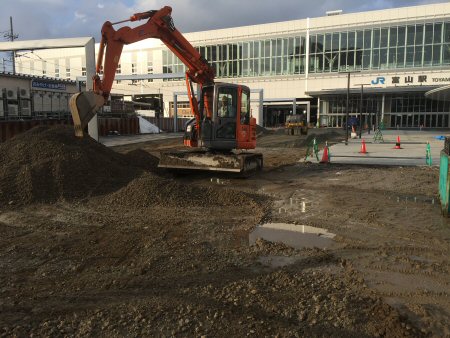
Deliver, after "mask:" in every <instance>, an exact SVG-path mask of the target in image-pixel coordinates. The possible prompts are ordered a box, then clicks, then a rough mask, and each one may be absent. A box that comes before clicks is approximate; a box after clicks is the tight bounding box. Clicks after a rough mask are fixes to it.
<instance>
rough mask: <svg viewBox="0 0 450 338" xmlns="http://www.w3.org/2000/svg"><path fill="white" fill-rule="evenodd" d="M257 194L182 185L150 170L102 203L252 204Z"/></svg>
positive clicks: (131, 205) (184, 205) (131, 204)
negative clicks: (251, 194)
mask: <svg viewBox="0 0 450 338" xmlns="http://www.w3.org/2000/svg"><path fill="white" fill-rule="evenodd" d="M255 199H256V196H250V195H248V194H247V193H244V192H240V191H236V190H231V189H227V188H222V189H217V188H212V187H202V186H196V185H193V184H181V183H179V182H177V181H175V180H171V179H166V178H163V177H161V176H158V175H155V174H154V173H151V172H146V173H143V174H142V175H141V176H140V177H138V178H136V179H134V180H133V181H131V182H130V183H129V184H128V185H126V186H125V187H123V188H121V189H120V190H118V191H116V192H114V193H112V194H110V195H108V196H105V198H104V201H103V203H106V204H117V205H122V206H129V207H150V206H165V207H189V206H193V205H194V206H205V205H209V206H242V205H247V206H250V205H251V204H252V203H253V201H254V200H255Z"/></svg>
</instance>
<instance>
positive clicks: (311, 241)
mask: <svg viewBox="0 0 450 338" xmlns="http://www.w3.org/2000/svg"><path fill="white" fill-rule="evenodd" d="M335 236H336V235H335V234H332V233H330V232H328V231H327V230H326V229H321V228H315V227H311V226H308V225H295V224H286V223H270V224H263V225H259V226H257V227H256V228H255V230H253V231H252V232H251V233H250V234H249V243H250V245H253V244H254V243H255V242H256V240H257V239H258V238H262V239H265V240H266V241H269V242H273V243H283V244H285V245H287V246H290V247H292V248H295V249H303V248H320V249H327V248H330V247H331V246H332V245H333V244H334V241H333V238H334V237H335Z"/></svg>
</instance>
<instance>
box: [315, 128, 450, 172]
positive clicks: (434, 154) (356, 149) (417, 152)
mask: <svg viewBox="0 0 450 338" xmlns="http://www.w3.org/2000/svg"><path fill="white" fill-rule="evenodd" d="M382 134H383V142H374V133H373V132H371V133H370V135H369V134H368V133H367V132H365V133H363V135H362V139H364V140H365V142H366V150H367V154H361V153H360V151H361V143H362V139H359V138H356V139H349V142H348V144H347V145H346V144H345V142H342V143H338V144H335V145H333V146H331V147H330V154H331V162H332V163H345V164H369V165H393V166H425V165H426V145H427V142H429V143H430V147H431V158H432V163H433V165H437V166H438V165H439V161H440V152H441V150H442V149H443V148H444V141H443V140H437V139H436V136H445V135H446V133H445V131H418V130H383V131H382ZM397 137H400V144H401V148H402V149H394V147H395V144H396V141H397ZM322 156H323V149H322V150H321V151H320V154H319V158H320V159H322ZM314 161H315V162H317V161H316V160H315V159H314V160H313V162H314Z"/></svg>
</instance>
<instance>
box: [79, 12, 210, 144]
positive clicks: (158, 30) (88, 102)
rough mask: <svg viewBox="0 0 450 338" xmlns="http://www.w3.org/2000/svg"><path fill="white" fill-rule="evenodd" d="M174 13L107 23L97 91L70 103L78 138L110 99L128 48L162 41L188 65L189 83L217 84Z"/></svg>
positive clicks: (194, 108) (140, 15)
mask: <svg viewBox="0 0 450 338" xmlns="http://www.w3.org/2000/svg"><path fill="white" fill-rule="evenodd" d="M171 14H172V8H171V7H169V6H165V7H163V8H161V9H160V10H158V11H148V12H143V13H136V14H134V15H133V16H131V17H130V18H129V19H128V20H123V21H120V22H116V23H111V22H109V21H107V22H105V23H104V24H103V27H102V39H101V42H100V48H99V52H98V57H97V66H96V73H97V74H96V75H95V76H94V78H93V81H94V86H93V87H94V89H93V92H85V93H77V94H75V95H74V96H73V97H72V98H71V100H70V109H71V112H72V116H73V120H74V124H75V134H76V135H77V136H81V137H82V136H83V132H82V131H83V129H84V127H85V126H86V125H87V123H88V122H89V120H91V119H92V117H93V116H94V115H95V114H96V112H97V111H98V109H100V108H101V107H102V106H103V105H104V102H106V101H107V100H108V97H109V94H110V92H111V88H112V85H113V83H114V78H115V75H116V70H117V68H118V66H119V61H120V56H121V54H122V50H123V46H124V45H128V44H131V43H135V42H138V41H141V40H144V39H148V38H156V39H160V40H161V41H162V42H163V43H164V44H165V45H166V46H167V47H168V48H169V49H170V50H171V51H172V52H173V53H174V54H175V55H176V56H177V57H178V58H179V59H180V60H181V61H182V62H183V63H184V64H185V65H186V67H187V71H186V77H187V79H188V80H190V81H193V82H195V83H198V84H200V85H205V84H213V83H214V77H215V74H214V70H213V68H211V67H210V66H209V65H208V62H207V61H206V60H205V59H204V58H203V57H202V56H201V54H200V53H199V52H198V51H197V50H196V49H195V48H194V47H193V46H192V45H191V44H190V43H189V41H187V40H186V39H185V38H184V36H183V35H182V34H181V33H180V32H179V31H178V30H177V29H176V28H175V25H174V24H173V20H172V16H171ZM144 19H148V21H147V22H146V23H144V24H142V25H140V26H137V27H134V28H131V27H128V26H125V27H121V28H120V29H118V30H115V29H114V27H113V25H114V24H117V23H122V22H126V21H137V20H144ZM102 71H103V77H102V78H100V76H99V74H100V73H101V72H102ZM190 96H192V97H193V93H192V91H190ZM192 97H190V99H189V101H190V103H191V109H192V111H193V112H194V115H195V116H196V118H197V120H198V119H199V112H198V107H197V105H196V100H195V98H194V99H192ZM197 125H198V124H197Z"/></svg>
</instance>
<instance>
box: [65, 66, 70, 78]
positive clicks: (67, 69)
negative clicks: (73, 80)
mask: <svg viewBox="0 0 450 338" xmlns="http://www.w3.org/2000/svg"><path fill="white" fill-rule="evenodd" d="M66 78H67V80H70V68H66Z"/></svg>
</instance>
